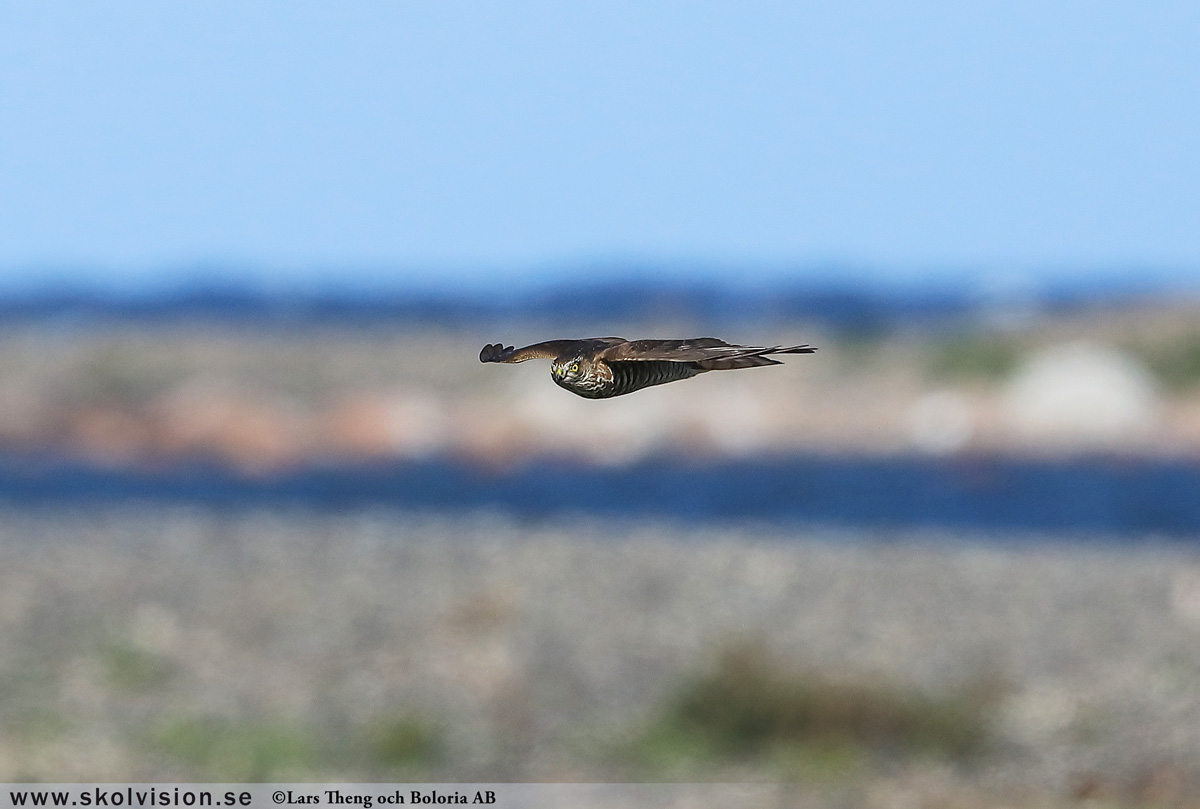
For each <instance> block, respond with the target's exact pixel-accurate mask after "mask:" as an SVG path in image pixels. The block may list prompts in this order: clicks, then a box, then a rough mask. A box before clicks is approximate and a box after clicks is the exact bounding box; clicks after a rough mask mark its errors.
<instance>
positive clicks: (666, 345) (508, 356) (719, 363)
mask: <svg viewBox="0 0 1200 809" xmlns="http://www.w3.org/2000/svg"><path fill="white" fill-rule="evenodd" d="M814 351H816V349H815V348H813V347H811V346H807V345H800V346H769V347H764V346H741V345H732V344H730V343H727V342H725V341H724V340H718V339H717V338H715V337H698V338H695V339H692V340H626V339H625V338H623V337H592V338H590V339H587V340H548V341H546V342H544V343H534V344H533V345H529V346H525V347H524V348H513V347H512V346H507V347H505V346H504V345H503V344H502V343H492V344H489V345H485V346H484V347H483V350H482V351H480V352H479V361H480V362H524V361H525V360H534V359H550V360H553V362H552V363H551V365H550V376H551V378H552V379H553V380H554V382H555V383H556V384H557V385H559V386H560V387H563V388H566V389H567V390H569V391H571V392H572V393H574V394H576V395H579V396H583V397H585V398H588V399H608V398H611V397H613V396H622V395H624V394H626V393H632V392H633V391H635V390H641V389H642V388H648V387H650V386H651V385H662V384H665V383H667V382H674V381H675V380H677V379H688V378H689V377H693V376H696V375H697V374H702V373H704V372H706V371H727V370H731V369H734V368H757V367H759V366H762V365H779V364H780V363H779V360H776V359H772V357H771V355H773V354H811V353H813V352H814Z"/></svg>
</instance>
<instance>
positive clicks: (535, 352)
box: [479, 337, 625, 362]
mask: <svg viewBox="0 0 1200 809" xmlns="http://www.w3.org/2000/svg"><path fill="white" fill-rule="evenodd" d="M623 342H625V338H624V337H594V338H592V339H590V340H547V341H545V342H544V343H534V344H533V345H529V346H525V347H524V348H513V347H512V346H505V345H504V344H503V343H490V344H488V345H485V346H484V347H483V350H482V351H480V352H479V361H480V362H525V360H539V359H551V360H552V359H554V358H555V357H561V356H562V355H564V354H567V353H572V354H575V353H580V352H583V351H597V350H599V349H602V348H604V347H606V346H610V345H614V344H617V343H623Z"/></svg>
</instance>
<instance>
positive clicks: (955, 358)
mask: <svg viewBox="0 0 1200 809" xmlns="http://www.w3.org/2000/svg"><path fill="white" fill-rule="evenodd" d="M1021 355H1022V351H1021V347H1020V346H1018V345H1017V344H1016V342H1015V341H1014V340H1012V339H1011V338H1007V337H1004V336H1000V335H986V334H966V335H956V336H954V337H951V338H948V339H940V340H936V341H935V342H933V343H932V344H931V345H930V347H929V354H928V358H927V360H926V370H927V371H928V373H929V374H930V376H932V377H933V378H935V379H956V380H962V379H979V380H987V381H993V380H997V379H1002V378H1004V377H1006V376H1008V375H1009V374H1011V373H1012V372H1013V369H1015V368H1016V366H1017V363H1018V361H1019V360H1020V359H1021Z"/></svg>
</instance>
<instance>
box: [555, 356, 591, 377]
mask: <svg viewBox="0 0 1200 809" xmlns="http://www.w3.org/2000/svg"><path fill="white" fill-rule="evenodd" d="M584 366H585V362H584V359H583V358H582V357H560V358H559V359H556V360H555V361H554V362H553V364H551V366H550V376H552V377H554V381H555V382H574V381H575V380H577V379H579V378H580V377H581V376H583V374H584V373H585V371H586V368H585V367H584Z"/></svg>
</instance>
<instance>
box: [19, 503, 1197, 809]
mask: <svg viewBox="0 0 1200 809" xmlns="http://www.w3.org/2000/svg"><path fill="white" fill-rule="evenodd" d="M738 644H754V645H757V646H758V647H760V648H763V649H766V650H767V651H768V652H769V654H770V655H771V657H772V659H773V660H776V661H781V664H782V665H786V666H787V667H790V668H791V669H794V670H796V671H803V672H809V673H814V674H819V675H821V676H824V677H832V678H849V679H854V678H858V679H864V680H869V681H871V682H877V683H887V684H889V687H893V688H899V689H910V690H912V691H914V692H920V693H923V694H935V695H936V694H941V693H949V692H953V691H955V690H960V689H963V688H969V687H971V686H972V684H973V683H980V682H988V683H993V684H995V689H996V694H997V696H996V697H995V700H994V703H993V705H992V708H991V709H990V712H989V713H988V715H987V716H988V719H987V721H988V733H989V739H990V742H989V745H988V749H987V752H986V753H985V754H984V755H982V756H981V757H980V758H979V759H978V760H977V761H973V762H971V763H968V764H963V763H961V762H946V761H938V760H935V759H928V758H916V759H902V760H899V761H889V762H888V763H886V764H883V765H879V766H875V765H873V764H872V765H869V766H867V767H865V768H861V767H860V768H857V769H854V770H853V772H852V773H851V775H849V776H847V777H845V778H840V779H839V778H834V779H832V780H829V779H828V778H826V780H825V781H823V782H821V784H818V785H815V786H814V785H813V784H811V783H810V784H804V783H801V784H798V785H796V787H795V790H789V791H787V793H786V794H789V795H801V796H806V797H803V800H801V798H796V800H797V801H800V804H803V805H880V806H884V805H906V806H913V805H917V806H925V805H928V806H943V805H945V806H950V805H1014V803H1023V804H1024V805H1068V804H1071V803H1073V802H1075V801H1078V800H1093V801H1094V800H1101V801H1109V802H1112V803H1117V804H1122V803H1123V804H1124V805H1140V804H1145V805H1152V804H1153V805H1172V806H1174V805H1180V806H1182V805H1187V806H1192V805H1200V804H1197V803H1196V802H1197V801H1198V800H1200V781H1198V780H1197V779H1198V777H1200V552H1198V551H1197V550H1196V547H1195V546H1194V545H1193V546H1191V547H1189V546H1187V545H1185V544H1166V543H1159V542H1155V541H1153V540H1152V539H1144V540H1141V541H1137V542H1133V541H1130V542H1126V543H1123V544H1119V545H1118V544H1114V543H1112V542H1111V541H1110V542H1101V541H1099V540H1093V539H1089V538H1087V537H1074V538H1062V537H1037V536H1020V537H1011V536H990V537H977V536H965V535H956V534H939V535H924V534H903V535H897V534H888V533H876V534H862V533H853V532H848V531H838V530H832V529H824V530H823V529H815V528H814V529H811V530H805V531H801V532H795V533H784V532H780V531H779V530H778V529H761V530H760V529H756V528H754V527H751V526H733V527H722V528H708V529H702V530H698V529H694V528H688V529H683V528H680V527H678V526H673V525H670V524H647V523H628V524H625V525H620V526H617V527H615V528H611V527H603V526H598V525H595V524H590V523H589V522H588V521H587V520H586V519H584V518H582V517H581V518H579V519H578V520H577V521H574V522H571V521H568V522H566V523H564V524H554V525H551V524H544V523H543V524H534V525H523V524H519V523H514V522H512V521H511V520H509V519H507V518H505V517H504V516H503V515H491V514H477V515H468V516H462V517H440V516H427V515H414V514H404V513H397V512H390V511H385V510H380V511H370V512H357V513H345V514H337V515H329V514H320V513H313V512H306V511H281V510H274V511H271V510H262V511H253V510H248V511H232V512H227V513H214V512H209V511H205V510H202V509H193V508H175V507H158V506H155V507H139V508H132V507H125V508H115V507H114V508H111V509H98V510H97V509H90V510H78V511H69V510H67V511H56V512H51V511H47V510H36V509H25V508H18V507H8V508H7V509H6V510H5V511H4V512H3V513H2V514H0V694H3V700H2V702H0V779H3V780H6V781H26V780H49V781H93V780H98V781H154V780H167V779H181V780H218V781H221V780H228V781H236V780H276V781H282V780H288V779H298V780H320V781H337V780H346V781H352V780H386V781H392V780H410V781H411V780H431V781H436V780H450V781H487V780H523V781H574V782H584V781H629V780H674V781H695V780H714V779H715V780H725V781H772V780H781V779H782V776H781V773H780V771H779V770H778V768H776V767H775V766H774V765H773V764H772V763H771V762H770V761H765V760H759V759H753V758H749V759H736V760H730V761H724V762H719V763H717V764H708V765H700V766H698V767H696V768H693V769H687V768H686V766H685V767H684V769H676V770H671V771H662V770H654V769H653V768H650V769H647V768H646V767H644V766H643V765H642V764H641V763H639V762H638V761H637V760H636V757H631V756H630V754H628V753H627V752H622V751H627V750H628V749H631V748H630V744H631V742H630V740H633V739H637V738H638V737H639V734H644V733H645V732H646V730H647V728H648V727H650V726H651V725H652V724H653V723H654V722H655V721H656V719H657V717H659V716H661V715H662V713H663V711H664V706H666V705H668V704H669V703H670V700H671V699H672V695H674V694H676V693H677V692H678V691H679V689H680V688H681V685H682V684H684V683H686V682H688V681H689V680H690V679H694V678H696V677H698V676H702V675H703V673H704V672H706V671H709V670H711V669H712V667H713V665H714V661H716V660H718V659H719V658H720V656H721V654H722V651H723V650H727V649H729V648H731V647H734V646H737V645H738ZM332 750H342V751H349V752H344V754H342V755H335V754H333V753H331V752H330V751H332ZM355 751H357V752H355ZM801 780H803V779H801ZM897 796H899V797H897ZM905 796H907V797H905ZM1014 796H1015V797H1014ZM806 801H807V802H806ZM1005 801H1007V803H1005Z"/></svg>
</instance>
